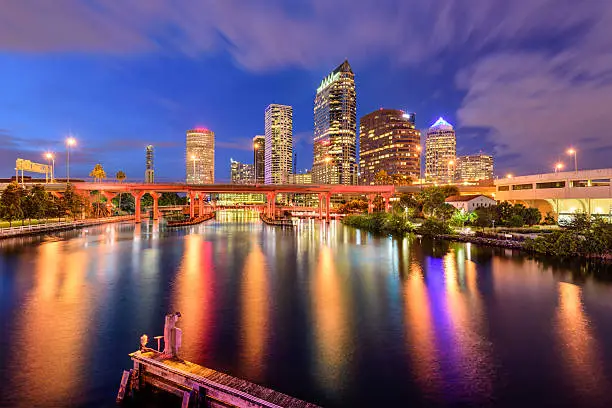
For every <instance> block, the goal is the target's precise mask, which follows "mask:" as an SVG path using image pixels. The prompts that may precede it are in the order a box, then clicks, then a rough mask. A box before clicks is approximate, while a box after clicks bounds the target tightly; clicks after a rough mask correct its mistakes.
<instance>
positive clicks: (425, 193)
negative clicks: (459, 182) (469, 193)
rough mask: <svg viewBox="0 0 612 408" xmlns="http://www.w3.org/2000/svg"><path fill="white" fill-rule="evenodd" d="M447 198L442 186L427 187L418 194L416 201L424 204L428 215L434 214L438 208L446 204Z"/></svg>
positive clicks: (424, 211)
mask: <svg viewBox="0 0 612 408" xmlns="http://www.w3.org/2000/svg"><path fill="white" fill-rule="evenodd" d="M445 199H446V196H445V192H444V190H442V188H441V187H427V188H424V189H423V190H421V191H419V193H418V194H417V195H416V201H417V202H418V203H419V204H420V205H421V206H422V208H423V213H424V214H425V215H426V216H428V217H431V216H432V215H434V212H435V211H436V209H438V208H440V207H442V205H444V204H445V202H444V200H445ZM453 208H454V207H453Z"/></svg>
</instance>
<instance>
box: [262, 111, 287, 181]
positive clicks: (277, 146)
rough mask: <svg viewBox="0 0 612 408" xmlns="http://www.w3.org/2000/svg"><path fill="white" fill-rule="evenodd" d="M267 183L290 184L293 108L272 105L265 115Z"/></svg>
mask: <svg viewBox="0 0 612 408" xmlns="http://www.w3.org/2000/svg"><path fill="white" fill-rule="evenodd" d="M265 135H266V143H265V183H266V184H288V183H289V179H290V175H291V173H292V168H293V108H292V107H291V106H287V105H277V104H271V105H268V107H267V108H266V114H265Z"/></svg>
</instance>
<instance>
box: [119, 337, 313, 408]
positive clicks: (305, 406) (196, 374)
mask: <svg viewBox="0 0 612 408" xmlns="http://www.w3.org/2000/svg"><path fill="white" fill-rule="evenodd" d="M130 357H131V358H132V359H133V360H134V362H135V363H139V364H141V365H142V366H143V367H142V368H144V370H145V372H146V371H147V369H148V368H153V367H156V368H162V369H165V370H167V371H170V372H171V373H172V374H174V375H178V376H180V377H183V378H185V379H186V380H188V381H192V382H194V383H197V384H199V385H200V386H201V387H202V388H204V389H206V395H209V394H212V395H211V396H215V395H218V394H217V392H219V393H221V394H226V395H231V396H234V397H236V398H239V399H241V400H244V401H245V405H238V406H261V407H271V408H279V407H288V408H294V407H295V408H317V407H318V406H317V405H315V404H312V403H309V402H306V401H302V400H300V399H297V398H294V397H291V396H289V395H287V394H283V393H281V392H278V391H274V390H272V389H269V388H266V387H262V386H260V385H257V384H254V383H252V382H249V381H246V380H243V379H240V378H236V377H233V376H231V375H228V374H224V373H221V372H218V371H215V370H213V369H210V368H206V367H203V366H201V365H198V364H194V363H191V362H189V361H185V360H179V359H175V358H170V357H168V356H167V355H165V354H163V353H159V352H157V351H154V350H150V349H148V350H147V351H137V352H135V353H132V354H130ZM216 398H219V397H218V396H217V397H216Z"/></svg>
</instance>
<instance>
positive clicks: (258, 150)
mask: <svg viewBox="0 0 612 408" xmlns="http://www.w3.org/2000/svg"><path fill="white" fill-rule="evenodd" d="M253 165H254V166H255V182H256V183H257V184H264V183H265V182H266V137H265V136H262V135H258V136H255V137H254V138H253Z"/></svg>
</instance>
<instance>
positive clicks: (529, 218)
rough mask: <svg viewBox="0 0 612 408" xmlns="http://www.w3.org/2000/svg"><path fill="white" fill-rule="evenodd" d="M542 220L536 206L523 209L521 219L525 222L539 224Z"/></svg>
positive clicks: (530, 224)
mask: <svg viewBox="0 0 612 408" xmlns="http://www.w3.org/2000/svg"><path fill="white" fill-rule="evenodd" d="M541 220H542V213H541V212H540V210H538V209H537V208H525V209H524V210H523V221H525V224H527V225H529V226H532V225H535V224H539V223H540V221H541Z"/></svg>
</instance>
